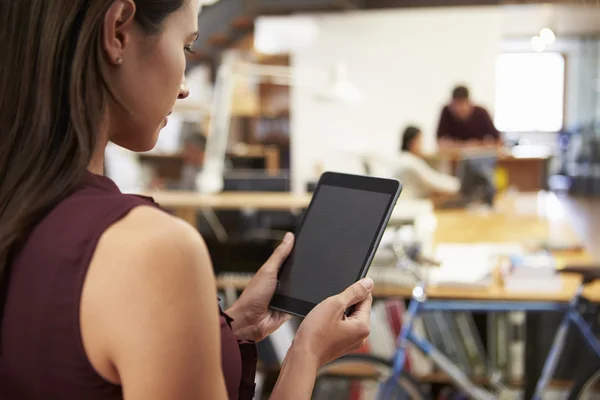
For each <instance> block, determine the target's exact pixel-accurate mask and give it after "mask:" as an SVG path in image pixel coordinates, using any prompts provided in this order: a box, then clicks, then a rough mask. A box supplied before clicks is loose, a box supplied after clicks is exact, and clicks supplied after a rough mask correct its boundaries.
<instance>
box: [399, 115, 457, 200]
mask: <svg viewBox="0 0 600 400" xmlns="http://www.w3.org/2000/svg"><path fill="white" fill-rule="evenodd" d="M422 136H423V133H422V132H421V130H420V129H419V128H416V127H414V126H409V127H407V128H406V129H405V130H404V133H403V134H402V139H401V146H400V156H399V157H397V158H396V159H395V160H394V169H395V175H396V176H397V177H398V179H400V180H401V181H402V183H403V185H404V188H403V191H402V192H403V193H402V196H403V197H413V198H425V197H428V196H431V195H432V194H434V193H443V194H455V193H457V192H458V191H459V190H460V181H459V180H458V179H457V178H455V177H452V176H449V175H446V174H443V173H440V172H438V171H436V170H435V169H433V168H431V167H430V166H429V164H427V163H426V162H425V161H424V160H423V159H422V156H421V154H422V150H421V148H422V144H421V143H422Z"/></svg>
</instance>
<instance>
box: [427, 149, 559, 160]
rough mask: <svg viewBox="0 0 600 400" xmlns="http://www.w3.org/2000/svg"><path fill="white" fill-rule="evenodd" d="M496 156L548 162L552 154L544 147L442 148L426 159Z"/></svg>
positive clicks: (506, 158)
mask: <svg viewBox="0 0 600 400" xmlns="http://www.w3.org/2000/svg"><path fill="white" fill-rule="evenodd" d="M494 153H495V154H496V155H497V156H498V159H499V160H501V161H511V160H532V159H533V160H547V159H549V158H550V157H551V156H552V154H551V152H550V151H549V150H548V149H547V148H545V147H543V146H516V147H514V148H513V149H511V150H506V149H504V148H497V147H494V146H487V147H486V146H465V147H450V148H442V149H439V150H438V151H437V153H434V154H430V155H427V156H426V157H425V158H426V159H429V160H432V161H435V160H449V161H458V160H460V159H462V158H463V157H464V156H468V155H477V154H494Z"/></svg>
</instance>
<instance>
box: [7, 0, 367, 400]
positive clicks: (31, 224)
mask: <svg viewBox="0 0 600 400" xmlns="http://www.w3.org/2000/svg"><path fill="white" fill-rule="evenodd" d="M200 4H201V3H200V0H69V1H56V0H55V1H48V0H27V1H22V0H20V1H14V0H11V1H0V48H1V49H2V57H0V75H1V79H0V110H2V111H1V112H0V399H3V400H17V399H28V400H79V399H82V400H83V399H85V400H123V399H127V400H159V399H173V400H175V399H177V400H184V399H185V400H193V399H197V400H200V399H210V400H226V399H229V400H234V399H236V400H251V399H252V398H253V392H254V382H255V370H256V362H257V350H256V346H255V343H256V342H257V341H260V340H263V339H265V337H267V335H269V334H270V333H272V332H273V331H275V330H276V329H277V328H279V327H280V326H281V325H282V324H283V323H284V322H285V321H286V320H287V319H288V318H289V316H287V315H285V314H283V313H279V312H275V311H274V310H272V309H270V308H269V302H270V301H271V298H272V297H273V294H274V293H275V290H276V287H277V274H278V271H279V268H280V267H281V265H282V263H283V262H284V260H285V259H286V257H287V256H288V255H289V254H290V252H291V250H292V247H293V243H294V236H293V235H292V234H287V235H286V237H285V239H284V240H283V242H282V243H281V244H280V245H279V246H278V248H277V249H276V250H275V251H274V253H273V255H272V256H271V257H270V258H269V260H267V261H266V263H265V264H264V265H263V266H262V267H261V268H260V269H259V270H258V271H257V273H256V275H255V276H254V278H252V279H251V280H250V282H249V283H248V285H247V287H246V289H245V290H244V292H243V293H242V294H241V296H240V297H239V299H238V300H237V301H236V302H235V303H234V304H233V305H232V306H231V308H229V309H228V310H226V311H224V310H221V309H220V308H219V305H218V301H217V283H216V281H215V276H214V272H213V266H212V263H211V259H210V255H209V252H208V248H207V246H206V244H205V242H204V241H203V239H202V237H201V236H200V235H199V234H198V232H197V231H196V229H194V228H193V227H191V226H190V225H188V224H186V223H185V222H183V221H181V220H179V219H177V218H175V217H173V216H171V215H170V214H169V213H167V212H165V211H164V210H162V209H161V208H160V207H159V206H158V205H157V204H156V203H154V202H153V201H152V200H151V199H149V198H147V197H141V196H132V195H127V194H123V193H122V192H121V191H120V190H119V188H118V187H117V185H115V183H114V182H113V181H112V180H111V179H110V178H108V177H106V176H104V164H105V149H106V147H107V144H108V143H109V142H112V143H114V144H116V145H119V146H121V147H124V148H127V149H128V150H131V151H136V152H146V151H150V150H151V149H152V148H153V147H154V146H155V145H156V142H157V139H158V135H159V133H160V131H161V130H162V128H164V127H165V125H166V124H167V120H168V116H169V115H170V114H171V112H172V110H173V108H174V106H175V103H176V101H177V99H185V98H186V97H188V95H189V90H188V89H187V88H186V87H185V85H184V84H183V76H184V72H185V69H186V54H187V53H193V44H194V42H195V40H196V39H197V37H198V31H199V27H198V13H199V11H200ZM372 289H373V281H372V280H371V279H370V278H366V279H363V280H361V281H359V282H356V283H355V284H354V285H352V286H350V287H349V288H348V289H347V290H345V291H344V292H343V293H340V294H338V295H335V296H332V297H330V298H329V299H327V300H325V301H323V302H322V303H320V304H319V305H317V306H316V307H315V308H314V309H313V310H312V311H311V312H310V313H309V314H308V316H307V317H306V318H305V319H304V320H303V322H302V324H301V325H300V327H299V329H298V331H297V333H296V336H295V337H294V342H293V344H292V345H291V347H290V349H289V351H288V353H287V356H286V358H285V361H284V363H283V366H282V369H281V373H280V374H279V377H278V381H277V384H276V386H275V388H274V389H273V392H272V394H271V399H277V400H280V399H285V400H287V399H294V400H309V399H310V398H311V393H312V391H313V387H314V383H315V379H316V375H317V371H318V369H319V368H320V366H322V365H323V364H325V363H328V362H330V361H332V360H334V359H336V358H338V357H340V356H342V355H344V354H346V353H348V352H351V351H354V350H357V349H358V348H360V347H361V346H362V345H363V344H364V340H365V339H366V338H367V336H368V335H369V320H370V310H371V302H372V296H371V291H372ZM352 305H356V307H355V308H354V311H353V313H352V314H351V315H349V316H345V311H346V309H347V308H348V307H350V306H352Z"/></svg>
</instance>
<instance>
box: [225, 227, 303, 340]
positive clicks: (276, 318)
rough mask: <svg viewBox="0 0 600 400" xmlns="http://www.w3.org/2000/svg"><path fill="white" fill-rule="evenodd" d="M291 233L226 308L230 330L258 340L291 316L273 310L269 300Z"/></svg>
mask: <svg viewBox="0 0 600 400" xmlns="http://www.w3.org/2000/svg"><path fill="white" fill-rule="evenodd" d="M293 245H294V235H292V234H291V233H288V234H286V235H285V237H284V239H283V242H282V243H281V244H280V245H279V247H277V249H275V251H274V252H273V255H272V256H271V258H269V260H267V262H266V263H265V264H264V265H263V266H262V267H261V268H260V269H259V270H258V272H257V273H256V275H255V276H254V277H253V278H252V280H251V281H250V283H249V284H248V286H247V287H246V289H245V290H244V292H243V293H242V295H241V296H240V298H239V299H238V300H237V301H236V302H235V303H234V304H233V306H232V307H231V308H230V309H229V310H227V315H229V316H230V317H231V318H232V319H233V323H232V324H231V325H232V328H233V332H234V333H235V334H236V335H237V336H238V337H241V338H243V339H246V340H253V341H255V342H259V341H261V340H263V339H264V338H266V337H267V336H269V335H270V334H271V333H273V332H274V331H276V330H277V329H278V328H279V327H280V326H281V325H283V323H284V322H286V321H287V320H289V319H290V316H289V315H288V314H285V313H282V312H279V311H274V310H272V309H270V308H269V303H270V302H271V298H272V297H273V294H275V289H276V288H277V274H278V272H279V268H280V267H281V264H283V262H284V261H285V259H286V258H287V256H288V255H289V254H290V251H291V250H292V247H293Z"/></svg>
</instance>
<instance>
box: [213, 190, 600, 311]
mask: <svg viewBox="0 0 600 400" xmlns="http://www.w3.org/2000/svg"><path fill="white" fill-rule="evenodd" d="M435 215H436V218H437V228H436V231H435V243H448V242H452V243H478V242H486V243H506V242H511V243H521V244H524V245H529V244H531V245H535V244H539V243H540V242H545V241H549V240H551V241H555V242H559V243H561V244H564V245H570V246H572V247H573V249H572V250H567V251H559V252H554V255H555V257H556V259H557V261H558V264H559V265H562V266H564V265H566V264H573V263H586V264H587V263H590V262H591V261H592V257H591V255H590V254H589V253H588V252H587V251H586V250H585V249H583V248H580V247H579V246H580V243H581V242H580V240H579V237H578V235H577V234H576V232H575V231H574V230H573V229H572V227H571V225H570V223H569V221H568V217H567V213H566V212H565V209H564V206H563V204H562V202H561V200H559V199H558V198H557V197H556V196H554V195H553V194H550V193H545V192H540V193H531V194H520V195H517V196H515V197H512V198H502V199H499V200H498V202H497V211H496V212H478V211H468V210H437V211H435ZM578 247H579V248H578ZM247 282H248V278H245V277H226V278H222V277H221V278H218V279H217V284H218V286H219V287H220V288H224V287H234V288H236V289H238V290H241V289H243V288H244V287H245V286H246V284H247ZM579 283H580V278H579V277H577V276H573V275H565V276H563V288H562V290H561V291H560V292H556V293H550V292H523V293H519V292H514V291H505V290H504V288H503V287H502V286H501V284H500V283H499V282H494V283H493V284H491V285H490V286H489V287H487V288H484V289H474V290H473V289H468V290H467V289H457V288H454V287H430V288H429V289H428V295H429V296H430V297H432V298H447V299H465V298H468V299H478V300H524V301H535V300H539V301H560V302H566V301H568V300H570V299H571V297H572V296H573V294H574V293H575V289H576V288H577V286H578V284H579ZM411 292H412V288H409V287H403V286H397V285H392V284H390V285H386V284H381V283H378V284H377V285H376V286H375V289H374V292H373V294H374V296H375V297H404V298H407V297H410V295H411ZM586 295H587V296H588V298H589V299H591V300H593V301H596V302H600V284H599V283H596V284H594V285H590V286H589V287H588V288H587V291H586Z"/></svg>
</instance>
